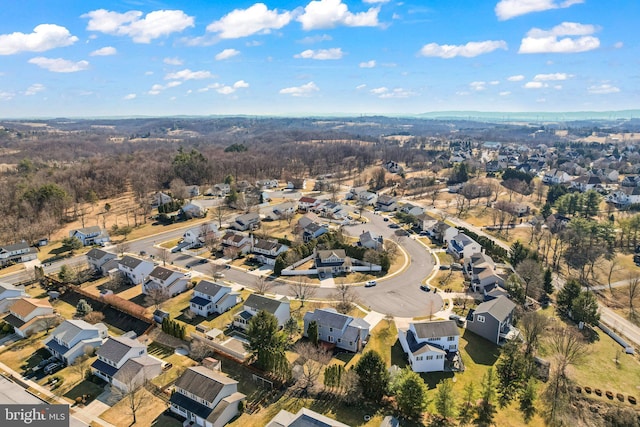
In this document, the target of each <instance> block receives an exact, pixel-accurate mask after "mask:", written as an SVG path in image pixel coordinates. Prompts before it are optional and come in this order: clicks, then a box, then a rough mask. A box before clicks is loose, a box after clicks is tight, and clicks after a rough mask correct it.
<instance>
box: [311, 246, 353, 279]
mask: <svg viewBox="0 0 640 427" xmlns="http://www.w3.org/2000/svg"><path fill="white" fill-rule="evenodd" d="M315 268H316V270H317V271H318V274H320V273H325V274H334V273H344V272H347V271H351V259H350V258H349V257H348V256H347V253H346V252H345V250H344V249H329V250H322V251H316V257H315Z"/></svg>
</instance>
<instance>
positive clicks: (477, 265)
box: [464, 252, 504, 293]
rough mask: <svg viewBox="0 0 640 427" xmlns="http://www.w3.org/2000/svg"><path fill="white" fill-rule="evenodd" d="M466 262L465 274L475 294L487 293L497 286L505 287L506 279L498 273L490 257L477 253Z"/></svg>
mask: <svg viewBox="0 0 640 427" xmlns="http://www.w3.org/2000/svg"><path fill="white" fill-rule="evenodd" d="M464 261H465V273H466V274H467V276H468V277H469V278H470V279H471V288H472V289H473V290H474V292H483V293H486V291H487V290H488V289H493V288H494V287H495V285H498V286H504V279H503V278H502V277H501V276H499V275H498V274H497V273H496V264H495V262H493V259H492V258H491V257H490V256H489V255H487V254H485V253H481V252H476V253H474V254H472V255H471V256H470V257H467V258H465V260H464Z"/></svg>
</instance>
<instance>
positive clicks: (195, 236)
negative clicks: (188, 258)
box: [182, 222, 220, 249]
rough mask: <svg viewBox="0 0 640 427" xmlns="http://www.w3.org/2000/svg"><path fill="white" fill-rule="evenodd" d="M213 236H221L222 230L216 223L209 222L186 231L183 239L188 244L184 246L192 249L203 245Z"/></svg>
mask: <svg viewBox="0 0 640 427" xmlns="http://www.w3.org/2000/svg"><path fill="white" fill-rule="evenodd" d="M211 237H220V232H219V231H218V225H217V224H216V223H214V222H207V223H204V224H201V225H199V226H197V227H193V228H190V229H188V230H187V231H185V232H184V234H183V235H182V241H183V242H184V243H186V244H187V245H186V246H184V248H186V249H191V248H196V247H201V246H202V245H204V244H205V242H206V241H207V239H209V238H211Z"/></svg>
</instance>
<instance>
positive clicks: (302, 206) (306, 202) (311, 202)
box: [298, 196, 320, 212]
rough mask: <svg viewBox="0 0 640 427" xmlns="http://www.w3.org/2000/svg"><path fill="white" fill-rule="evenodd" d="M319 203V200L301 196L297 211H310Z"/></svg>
mask: <svg viewBox="0 0 640 427" xmlns="http://www.w3.org/2000/svg"><path fill="white" fill-rule="evenodd" d="M319 203H320V200H318V199H314V198H313V197H307V196H303V197H300V199H299V200H298V209H299V210H301V211H305V212H307V211H310V210H311V209H313V208H315V207H316V206H317V205H318V204H319Z"/></svg>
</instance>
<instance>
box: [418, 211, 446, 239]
mask: <svg viewBox="0 0 640 427" xmlns="http://www.w3.org/2000/svg"><path fill="white" fill-rule="evenodd" d="M416 218H417V219H418V221H419V222H418V227H420V230H422V231H424V232H426V233H427V235H428V233H429V230H431V229H432V228H433V227H434V226H435V225H436V224H437V223H438V220H437V219H435V218H434V217H432V216H431V215H429V214H426V213H422V214H420V215H418V216H416ZM445 225H446V224H445Z"/></svg>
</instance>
